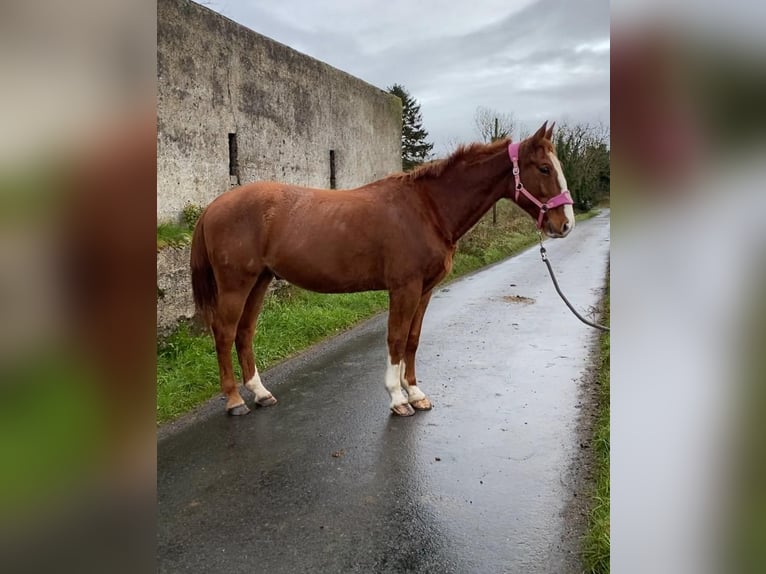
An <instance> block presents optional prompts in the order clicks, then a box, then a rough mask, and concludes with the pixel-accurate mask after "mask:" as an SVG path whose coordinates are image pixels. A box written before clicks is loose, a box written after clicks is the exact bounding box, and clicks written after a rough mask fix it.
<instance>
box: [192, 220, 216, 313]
mask: <svg viewBox="0 0 766 574" xmlns="http://www.w3.org/2000/svg"><path fill="white" fill-rule="evenodd" d="M204 219H205V214H204V213H203V214H202V216H201V217H200V218H199V220H198V221H197V225H196V226H195V227H194V234H193V235H192V242H191V284H192V294H193V295H194V305H195V306H196V308H197V314H198V315H199V316H200V317H201V318H202V320H203V321H205V325H207V326H208V327H209V326H210V324H211V323H212V321H213V314H214V313H215V307H216V299H217V294H218V287H217V285H216V283H215V275H214V274H213V266H212V265H211V264H210V257H208V253H207V244H206V243H205V231H204Z"/></svg>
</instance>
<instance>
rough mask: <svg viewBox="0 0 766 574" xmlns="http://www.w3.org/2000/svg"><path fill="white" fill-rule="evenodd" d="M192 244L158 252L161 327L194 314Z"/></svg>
mask: <svg viewBox="0 0 766 574" xmlns="http://www.w3.org/2000/svg"><path fill="white" fill-rule="evenodd" d="M190 257H191V247H189V246H188V245H187V246H186V247H166V248H164V249H160V250H159V251H158V252H157V328H158V330H159V331H160V332H164V331H166V330H169V329H171V328H172V327H173V326H174V325H176V323H178V321H180V320H182V319H189V318H191V317H192V316H194V300H193V299H192V292H191V269H190V268H189V258H190Z"/></svg>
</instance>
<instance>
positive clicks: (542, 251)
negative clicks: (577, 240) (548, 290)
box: [537, 231, 609, 332]
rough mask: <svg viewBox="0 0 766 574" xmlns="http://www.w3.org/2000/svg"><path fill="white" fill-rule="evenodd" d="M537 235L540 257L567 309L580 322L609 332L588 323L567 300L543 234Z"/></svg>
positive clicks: (604, 328)
mask: <svg viewBox="0 0 766 574" xmlns="http://www.w3.org/2000/svg"><path fill="white" fill-rule="evenodd" d="M537 235H538V236H539V238H540V257H542V259H543V263H545V265H546V266H547V267H548V273H550V274H551V279H552V280H553V286H554V287H555V288H556V293H558V294H559V296H560V297H561V298H562V299H563V300H564V303H566V304H567V307H569V310H570V311H572V313H574V316H575V317H577V318H578V319H579V320H580V321H582V322H583V323H585V324H586V325H590V326H591V327H595V328H596V329H601V330H602V331H607V332H609V327H604V326H603V325H599V324H598V323H593V322H591V321H588V320H587V319H586V318H585V317H583V316H582V315H580V314H579V313H578V312H577V309H575V308H574V307H573V306H572V304H571V303H570V302H569V301H568V300H567V298H566V297H565V296H564V294H563V293H562V292H561V287H559V282H558V281H556V275H555V274H554V273H553V267H551V262H550V261H549V260H548V254H547V252H546V250H545V247H544V246H543V234H542V233H540V232H539V231H538V232H537Z"/></svg>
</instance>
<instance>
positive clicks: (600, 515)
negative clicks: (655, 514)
mask: <svg viewBox="0 0 766 574" xmlns="http://www.w3.org/2000/svg"><path fill="white" fill-rule="evenodd" d="M603 309H604V311H603V316H602V322H603V324H605V325H609V291H608V289H607V294H606V296H605V298H604V302H603ZM597 366H598V370H597V378H596V384H597V395H596V409H597V410H596V412H597V416H596V422H595V424H594V428H593V440H592V447H593V475H594V487H593V494H592V497H591V503H590V513H589V515H588V529H587V531H586V534H585V537H584V539H583V548H582V551H583V563H584V566H585V572H589V573H593V574H606V573H608V572H609V547H610V539H609V333H602V334H601V341H600V353H599V358H598V365H597Z"/></svg>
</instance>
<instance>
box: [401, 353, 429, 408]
mask: <svg viewBox="0 0 766 574" xmlns="http://www.w3.org/2000/svg"><path fill="white" fill-rule="evenodd" d="M406 374H407V363H406V362H404V361H402V372H401V380H400V383H401V385H402V389H404V392H405V393H407V400H408V401H409V402H410V403H414V402H416V401H421V400H423V399H425V398H426V394H425V393H424V392H423V391H421V390H420V389H419V388H418V386H417V385H410V384H409V383H408V382H407V377H406Z"/></svg>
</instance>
